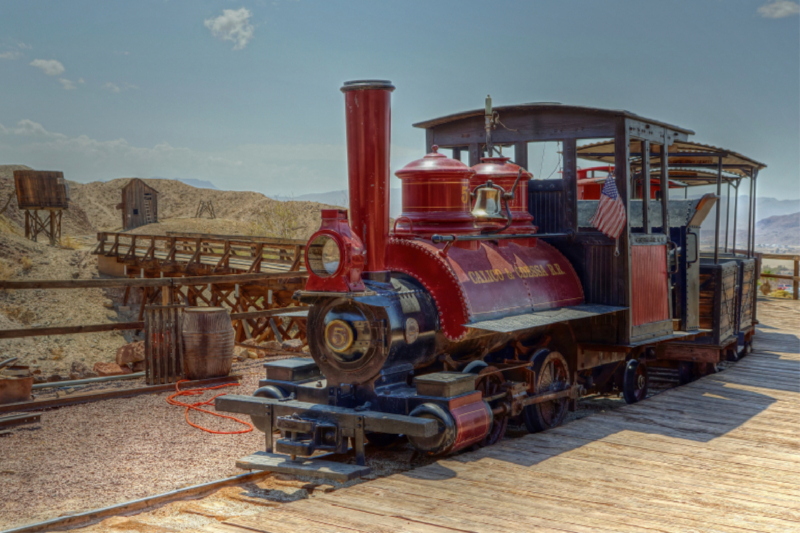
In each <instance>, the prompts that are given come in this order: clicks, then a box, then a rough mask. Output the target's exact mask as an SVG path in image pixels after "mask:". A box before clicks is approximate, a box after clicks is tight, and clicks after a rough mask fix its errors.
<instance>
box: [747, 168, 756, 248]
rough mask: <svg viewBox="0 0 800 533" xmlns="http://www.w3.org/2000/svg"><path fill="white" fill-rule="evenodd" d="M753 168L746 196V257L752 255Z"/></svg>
mask: <svg viewBox="0 0 800 533" xmlns="http://www.w3.org/2000/svg"><path fill="white" fill-rule="evenodd" d="M753 181H755V180H754V179H753V169H752V168H751V169H750V195H749V196H748V198H747V203H748V206H747V246H746V249H747V257H748V259H749V258H750V257H753V255H752V253H751V251H750V233H751V231H752V229H753Z"/></svg>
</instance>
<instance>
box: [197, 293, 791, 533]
mask: <svg viewBox="0 0 800 533" xmlns="http://www.w3.org/2000/svg"><path fill="white" fill-rule="evenodd" d="M759 305H760V306H761V309H760V310H759V315H760V318H761V320H762V325H761V326H759V329H758V333H757V335H756V338H755V351H754V353H753V354H751V355H750V356H748V357H746V358H744V359H743V360H741V361H740V362H738V363H737V364H736V365H734V366H733V367H732V368H729V369H728V370H726V371H724V372H721V373H719V374H715V375H712V376H708V377H706V378H703V379H701V380H699V381H696V382H694V383H692V384H690V385H686V386H684V387H679V388H676V389H672V390H669V391H666V392H664V393H662V394H660V395H657V396H655V397H653V398H650V399H648V400H646V401H644V402H641V403H639V404H636V405H630V406H626V407H623V408H621V409H617V410H615V411H613V412H608V413H602V414H598V415H594V416H591V417H587V418H583V419H581V420H578V421H576V422H573V423H571V424H568V425H566V426H563V427H560V428H556V429H554V430H551V431H548V432H545V433H540V434H536V435H528V436H526V437H523V438H520V439H514V440H506V441H504V442H503V443H502V444H500V445H496V446H492V447H489V448H484V449H482V450H480V451H477V452H473V453H466V454H461V455H457V456H454V457H448V458H445V459H443V460H440V461H438V462H437V463H434V464H432V465H429V466H426V467H423V468H419V469H416V470H413V471H410V472H406V473H403V474H396V475H393V476H389V477H386V478H381V479H377V480H374V481H369V482H366V483H362V484H359V485H355V486H352V487H349V488H346V489H341V490H338V491H336V492H332V493H329V494H324V495H321V496H315V497H313V498H311V499H307V500H301V501H297V502H293V503H290V504H286V505H282V506H280V507H277V508H274V509H270V510H269V511H266V512H263V513H261V514H258V515H255V516H248V517H238V518H232V519H229V520H226V521H224V522H222V523H220V524H215V525H214V526H213V527H209V528H207V529H206V530H205V531H207V532H212V531H216V532H223V531H224V532H227V533H252V532H254V531H255V532H264V533H278V532H286V533H294V532H301V531H302V532H314V533H332V532H370V533H373V532H374V533H389V532H413V533H445V532H454V531H458V532H481V533H483V532H485V533H494V532H500V531H502V532H503V533H507V532H542V533H556V532H561V533H563V532H569V533H590V532H599V533H605V532H627V533H644V532H663V533H683V532H703V533H706V532H710V533H715V532H720V533H748V532H786V533H789V532H798V531H800V338H799V337H798V329H800V306H798V304H797V303H796V302H787V303H785V304H784V303H783V302H780V305H774V306H772V305H769V304H762V303H761V302H759ZM781 306H783V307H781ZM765 315H766V316H765Z"/></svg>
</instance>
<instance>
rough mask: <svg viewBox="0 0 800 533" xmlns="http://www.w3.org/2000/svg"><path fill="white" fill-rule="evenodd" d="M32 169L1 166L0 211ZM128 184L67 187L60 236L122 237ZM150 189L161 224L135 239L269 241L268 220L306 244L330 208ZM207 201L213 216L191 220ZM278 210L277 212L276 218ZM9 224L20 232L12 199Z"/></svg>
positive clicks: (249, 195) (161, 184)
mask: <svg viewBox="0 0 800 533" xmlns="http://www.w3.org/2000/svg"><path fill="white" fill-rule="evenodd" d="M17 169H30V167H27V166H23V165H2V166H0V209H2V207H3V206H4V205H5V204H6V200H8V198H9V195H11V194H13V193H14V170H17ZM130 180H131V178H120V179H115V180H111V181H106V182H92V183H77V182H74V181H69V182H68V183H69V188H70V208H69V209H68V210H67V211H65V213H64V218H63V233H64V235H71V236H78V235H89V234H92V233H94V232H97V231H121V215H120V211H119V210H117V208H116V206H117V204H119V202H120V200H121V192H120V191H121V189H122V187H123V186H124V185H126V184H127V183H128V182H129V181H130ZM144 181H145V182H146V183H147V184H148V185H150V186H151V187H153V188H154V189H156V190H157V191H158V192H159V197H158V218H159V224H150V225H147V226H142V227H140V228H136V230H134V231H135V232H136V233H139V234H142V233H155V234H164V233H165V232H166V231H183V232H203V233H219V234H262V235H269V234H270V231H269V229H268V228H265V224H264V221H265V218H266V217H269V216H270V215H274V216H277V217H283V218H290V219H291V224H290V226H291V228H293V229H291V230H290V231H289V233H290V235H284V236H291V237H292V238H298V239H304V238H307V237H309V236H311V234H312V233H314V231H316V230H317V229H318V228H319V223H320V209H323V208H325V207H330V206H327V205H325V204H320V203H318V202H312V201H293V202H279V201H277V200H272V199H270V198H267V197H266V196H264V195H263V194H261V193H257V192H249V191H221V190H215V189H202V188H197V187H193V186H191V185H188V184H186V183H182V182H180V181H177V180H168V179H148V180H144ZM201 200H203V201H206V202H208V201H211V202H212V203H213V206H214V211H215V214H216V216H217V218H216V219H215V220H209V219H208V218H203V219H195V218H194V215H195V212H196V211H197V207H198V204H199V203H200V201H201ZM276 206H279V208H278V210H277V211H279V212H278V213H276ZM3 215H4V216H5V217H6V219H7V221H8V222H10V223H11V224H12V225H14V226H16V227H17V229H19V230H20V231H22V228H24V222H25V218H24V213H23V212H21V211H20V210H19V209H18V208H17V202H16V198H12V199H11V201H10V202H9V205H8V209H7V210H6V211H5V213H3Z"/></svg>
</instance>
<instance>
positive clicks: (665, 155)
mask: <svg viewBox="0 0 800 533" xmlns="http://www.w3.org/2000/svg"><path fill="white" fill-rule="evenodd" d="M667 142H668V141H667V130H664V144H662V145H661V228H662V230H663V231H664V235H666V236H667V240H670V237H669V146H668V145H667ZM670 302H672V300H671V299H670ZM670 316H672V315H670Z"/></svg>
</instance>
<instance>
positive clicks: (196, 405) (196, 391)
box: [167, 379, 253, 435]
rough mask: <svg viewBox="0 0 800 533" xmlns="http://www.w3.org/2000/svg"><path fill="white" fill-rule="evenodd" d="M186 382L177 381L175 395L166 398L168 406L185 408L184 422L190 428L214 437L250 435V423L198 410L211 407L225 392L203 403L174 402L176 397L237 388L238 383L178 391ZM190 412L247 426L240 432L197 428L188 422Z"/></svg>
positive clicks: (206, 410) (251, 425)
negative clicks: (205, 406)
mask: <svg viewBox="0 0 800 533" xmlns="http://www.w3.org/2000/svg"><path fill="white" fill-rule="evenodd" d="M187 381H189V380H188V379H182V380H180V381H178V382H177V383H176V384H175V390H176V391H177V392H176V393H175V394H172V395H170V396H168V397H167V403H168V404H170V405H179V406H181V407H185V408H186V413H185V415H186V422H187V423H188V424H189V425H190V426H192V427H195V428H197V429H201V430H203V431H206V432H208V433H214V434H216V435H238V434H239V433H250V432H251V431H253V424H251V423H250V422H245V421H244V420H239V419H238V418H236V417H234V416H229V415H221V414H219V413H216V412H214V411H209V410H208V409H201V408H200V406H201V405H211V404H212V402H213V401H214V400H215V399H217V398H219V397H220V396H225V394H227V393H225V392H223V393H222V394H217V395H216V396H214V397H213V398H211V399H209V400H206V401H204V402H195V403H184V402H182V401H180V400H176V399H175V397H176V396H198V395H200V394H203V393H204V392H206V391H210V390H216V389H221V388H223V387H238V386H239V384H238V383H226V384H224V385H216V386H214V387H200V388H197V389H186V390H181V389H180V384H181V383H184V382H187ZM191 410H195V411H200V412H201V413H208V414H210V415H214V416H218V417H220V418H227V419H229V420H233V421H234V422H238V423H239V424H242V425H243V426H247V429H242V430H240V431H215V430H213V429H208V428H204V427H203V426H198V425H197V424H195V423H194V422H192V421H191V420H189V411H191Z"/></svg>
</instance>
